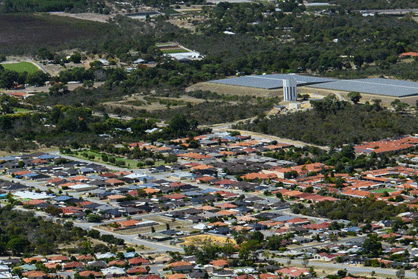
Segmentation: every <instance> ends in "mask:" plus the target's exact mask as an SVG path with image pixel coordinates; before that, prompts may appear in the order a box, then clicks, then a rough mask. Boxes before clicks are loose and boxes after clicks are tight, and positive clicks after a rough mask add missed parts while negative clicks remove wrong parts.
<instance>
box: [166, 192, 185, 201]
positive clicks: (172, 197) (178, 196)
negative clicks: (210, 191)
mask: <svg viewBox="0 0 418 279" xmlns="http://www.w3.org/2000/svg"><path fill="white" fill-rule="evenodd" d="M163 197H165V198H167V199H170V200H182V199H184V198H185V197H186V196H185V195H182V194H179V193H174V194H170V195H164V196H163Z"/></svg>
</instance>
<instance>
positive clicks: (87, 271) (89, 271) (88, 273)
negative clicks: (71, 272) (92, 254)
mask: <svg viewBox="0 0 418 279" xmlns="http://www.w3.org/2000/svg"><path fill="white" fill-rule="evenodd" d="M79 274H80V276H81V277H89V276H90V275H92V276H94V277H102V274H101V273H100V272H96V271H92V270H85V271H81V272H80V273H79Z"/></svg>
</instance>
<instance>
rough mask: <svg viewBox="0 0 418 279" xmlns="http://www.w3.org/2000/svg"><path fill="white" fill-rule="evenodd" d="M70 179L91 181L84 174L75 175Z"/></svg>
mask: <svg viewBox="0 0 418 279" xmlns="http://www.w3.org/2000/svg"><path fill="white" fill-rule="evenodd" d="M68 180H71V181H89V179H88V178H87V177H85V176H83V175H79V176H73V177H70V178H68Z"/></svg>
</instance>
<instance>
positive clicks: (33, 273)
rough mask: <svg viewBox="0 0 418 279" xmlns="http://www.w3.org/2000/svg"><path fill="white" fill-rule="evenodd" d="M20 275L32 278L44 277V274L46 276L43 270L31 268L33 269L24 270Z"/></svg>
mask: <svg viewBox="0 0 418 279" xmlns="http://www.w3.org/2000/svg"><path fill="white" fill-rule="evenodd" d="M22 275H23V276H25V277H28V278H33V277H44V276H46V273H45V272H43V271H36V270H33V271H28V272H25V273H23V274H22Z"/></svg>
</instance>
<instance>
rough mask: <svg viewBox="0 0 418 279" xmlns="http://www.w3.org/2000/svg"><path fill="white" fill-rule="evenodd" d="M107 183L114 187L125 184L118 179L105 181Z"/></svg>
mask: <svg viewBox="0 0 418 279" xmlns="http://www.w3.org/2000/svg"><path fill="white" fill-rule="evenodd" d="M105 182H106V183H109V184H112V185H122V184H125V182H124V181H122V180H119V179H116V178H109V179H106V180H105Z"/></svg>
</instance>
